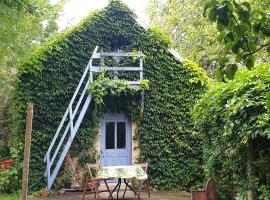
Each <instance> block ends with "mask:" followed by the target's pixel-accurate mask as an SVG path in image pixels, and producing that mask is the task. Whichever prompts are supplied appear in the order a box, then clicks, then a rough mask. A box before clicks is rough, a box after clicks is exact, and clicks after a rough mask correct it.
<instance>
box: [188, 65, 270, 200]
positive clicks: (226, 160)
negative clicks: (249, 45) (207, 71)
mask: <svg viewBox="0 0 270 200" xmlns="http://www.w3.org/2000/svg"><path fill="white" fill-rule="evenodd" d="M269 91H270V65H269V64H261V65H258V66H256V67H254V68H253V69H252V70H245V71H239V72H237V73H236V75H235V78H234V80H232V81H228V82H227V83H221V82H219V83H215V84H213V85H212V87H211V88H210V89H209V90H208V91H207V92H206V94H205V95H203V97H202V98H201V99H200V100H199V101H198V102H197V104H196V106H195V108H194V110H193V117H194V121H195V122H196V125H197V127H198V129H199V132H200V134H199V135H198V136H199V137H201V139H202V140H203V145H204V166H205V173H206V176H207V177H214V178H215V179H216V180H217V182H218V185H219V196H220V199H224V200H225V199H234V197H236V195H237V194H238V195H237V198H236V199H243V198H240V197H241V196H242V194H246V192H247V191H248V190H253V191H254V192H255V195H256V198H255V199H267V198H268V197H269V196H268V195H269V192H267V191H269V189H270V174H269V170H270V168H269V166H270V156H269V155H270V154H269V152H270V148H269V145H270V140H269V139H270V126H269V125H270V112H269V111H268V110H267V106H266V93H269ZM249 144H252V145H253V149H254V156H253V157H254V160H253V163H252V168H253V170H254V171H253V173H254V174H255V176H254V177H253V178H252V180H249V179H248V173H247V159H249V158H250V155H248V150H247V146H248V145H249Z"/></svg>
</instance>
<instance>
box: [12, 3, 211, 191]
mask: <svg viewBox="0 0 270 200" xmlns="http://www.w3.org/2000/svg"><path fill="white" fill-rule="evenodd" d="M101 24H102V26H101ZM95 46H99V47H100V48H103V51H105V52H106V51H107V52H108V51H117V50H118V49H120V50H122V51H124V52H130V51H142V52H143V54H144V55H145V58H144V78H145V79H147V80H149V82H148V81H146V80H145V81H142V82H141V84H140V88H141V89H144V90H145V89H147V88H148V85H149V89H148V90H147V91H146V92H145V98H144V112H143V113H141V114H136V113H138V111H139V110H138V109H133V108H138V107H139V106H138V102H139V101H140V100H141V95H140V93H139V94H132V95H122V94H121V95H119V96H113V95H111V94H113V93H114V92H116V93H119V92H120V93H121V91H123V90H124V88H125V89H127V86H126V85H125V84H123V82H121V81H116V82H113V84H112V85H113V87H112V88H115V87H114V86H117V87H116V88H117V89H116V90H115V89H113V90H107V89H101V88H100V87H99V86H100V85H102V84H103V83H104V82H99V81H97V82H95V83H94V84H93V85H92V86H90V88H89V90H90V91H91V92H92V93H93V95H94V97H95V98H94V99H95V101H93V102H91V105H90V109H89V110H88V112H87V113H86V116H85V118H84V120H83V123H82V124H81V127H80V129H79V132H78V133H77V135H76V137H75V141H74V144H73V146H72V150H71V152H74V153H80V152H87V153H88V154H89V159H88V161H89V162H90V161H92V162H94V161H95V159H96V158H97V156H98V154H97V152H96V149H95V143H96V141H97V138H98V135H99V128H100V127H99V124H100V117H101V116H102V113H103V112H107V111H108V110H109V111H110V112H125V113H127V114H128V116H130V117H131V118H132V119H134V118H137V119H136V121H137V123H138V130H137V135H138V138H139V143H140V144H139V146H140V149H141V158H140V160H141V161H147V162H149V163H150V168H149V176H150V182H151V185H152V187H155V188H159V189H171V188H173V189H186V190H189V189H190V187H191V186H193V185H196V184H199V183H201V182H202V181H203V180H202V157H201V144H200V141H199V140H198V139H197V138H196V136H194V133H195V132H196V130H195V128H194V127H193V121H192V120H191V117H190V110H191V109H192V108H193V106H194V104H195V102H196V100H197V99H198V98H199V97H200V95H201V94H202V93H203V91H204V89H205V88H206V85H207V82H208V80H207V75H206V73H205V72H204V71H203V70H202V69H201V68H199V67H198V66H196V64H194V63H192V62H184V63H181V62H180V61H179V60H178V59H177V58H175V57H174V56H173V55H172V54H171V53H170V51H169V50H168V49H170V40H169V39H168V37H167V36H165V35H163V34H162V33H161V32H160V31H159V30H156V29H149V30H145V29H144V28H143V27H141V26H140V25H139V24H138V23H137V21H136V18H135V15H134V14H133V12H132V11H130V10H129V8H128V7H127V6H126V5H125V4H123V3H121V2H119V1H117V0H112V1H111V2H110V4H109V5H108V6H107V7H106V8H105V9H103V10H100V11H98V12H95V13H92V14H90V15H89V16H88V17H86V18H85V19H84V20H83V21H82V22H81V23H80V24H78V25H77V26H75V27H74V28H72V29H70V30H68V31H67V32H65V33H61V34H59V35H58V36H57V37H56V38H55V39H54V40H52V41H50V42H48V43H46V44H45V45H44V46H42V47H41V48H39V49H38V50H37V51H36V52H34V53H33V55H32V56H31V57H30V58H29V59H28V60H27V61H26V62H25V63H24V64H23V65H22V66H21V67H20V71H19V73H18V79H17V83H16V88H15V94H14V98H13V100H14V111H13V116H14V119H15V120H14V121H15V123H14V126H13V131H14V133H15V134H17V136H18V138H20V140H21V141H23V130H24V123H25V122H24V117H25V110H26V107H25V106H26V103H27V102H28V101H31V102H33V103H34V119H33V134H32V136H33V137H32V146H31V149H32V150H31V151H32V153H31V161H30V170H31V173H30V184H31V183H32V182H34V181H35V180H36V179H37V178H38V177H40V176H42V174H43V173H44V170H43V169H44V168H45V164H44V163H43V157H44V155H45V152H46V151H47V149H48V146H49V144H50V141H51V140H52V138H53V135H54V133H55V131H56V128H57V126H58V124H59V122H60V120H61V118H62V115H63V113H64V112H65V110H66V108H67V106H68V104H69V101H70V99H71V97H72V95H73V92H74V91H75V88H76V86H77V84H78V81H79V80H80V77H81V75H82V73H83V71H84V68H85V66H86V65H87V63H88V61H89V57H90V55H91V53H92V52H93V50H94V48H95ZM120 62H121V61H120ZM133 62H135V61H134V60H130V61H128V63H130V64H133ZM118 77H119V79H122V78H123V79H126V78H128V80H134V79H137V80H138V76H137V75H133V74H128V75H126V74H119V76H118ZM110 83H111V82H110ZM99 84H100V85H99ZM112 91H113V92H112ZM104 95H105V96H104ZM101 97H103V100H102V99H101ZM131 99H132V101H130V100H131ZM101 102H103V103H104V104H103V106H102V107H101V108H100V107H99V106H95V103H101ZM112 108H113V109H112ZM40 186H44V184H43V185H42V184H40Z"/></svg>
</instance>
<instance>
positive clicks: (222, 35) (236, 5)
mask: <svg viewBox="0 0 270 200" xmlns="http://www.w3.org/2000/svg"><path fill="white" fill-rule="evenodd" d="M259 2H261V3H262V5H263V6H266V7H262V6H261V4H259V3H258V1H257V2H256V1H254V2H253V3H254V4H253V5H251V3H249V2H248V1H244V2H243V1H235V0H222V1H216V0H211V1H208V2H207V4H206V5H205V7H204V15H205V16H206V15H207V18H208V19H209V21H211V22H215V23H216V25H217V30H218V32H219V34H218V37H217V39H218V41H219V42H220V43H221V44H223V45H224V46H225V51H224V54H223V56H221V57H220V59H219V65H220V67H219V68H218V69H217V71H216V75H217V78H218V79H219V80H223V81H225V79H226V78H227V79H233V78H234V75H235V73H236V71H237V69H238V67H239V66H243V65H244V66H246V67H247V68H248V69H251V68H252V67H253V66H254V63H255V61H256V60H260V61H269V58H267V57H268V56H267V55H269V53H270V13H268V12H269V11H270V2H269V1H259ZM228 55H233V59H229V58H228Z"/></svg>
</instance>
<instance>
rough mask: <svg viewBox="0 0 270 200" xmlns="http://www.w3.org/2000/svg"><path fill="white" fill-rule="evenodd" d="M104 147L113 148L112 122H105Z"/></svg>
mask: <svg viewBox="0 0 270 200" xmlns="http://www.w3.org/2000/svg"><path fill="white" fill-rule="evenodd" d="M105 140H106V145H105V147H106V149H114V122H106V138H105Z"/></svg>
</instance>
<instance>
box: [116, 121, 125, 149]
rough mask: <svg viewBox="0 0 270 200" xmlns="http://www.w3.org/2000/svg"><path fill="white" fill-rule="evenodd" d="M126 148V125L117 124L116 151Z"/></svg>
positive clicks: (123, 123)
mask: <svg viewBox="0 0 270 200" xmlns="http://www.w3.org/2000/svg"><path fill="white" fill-rule="evenodd" d="M125 148H126V123H125V122H117V149H125Z"/></svg>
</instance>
